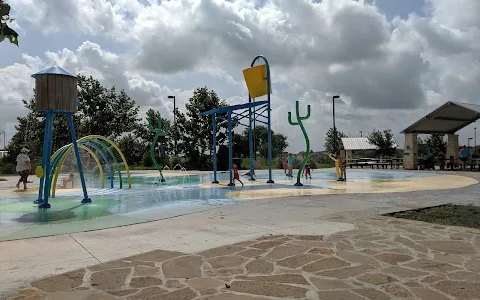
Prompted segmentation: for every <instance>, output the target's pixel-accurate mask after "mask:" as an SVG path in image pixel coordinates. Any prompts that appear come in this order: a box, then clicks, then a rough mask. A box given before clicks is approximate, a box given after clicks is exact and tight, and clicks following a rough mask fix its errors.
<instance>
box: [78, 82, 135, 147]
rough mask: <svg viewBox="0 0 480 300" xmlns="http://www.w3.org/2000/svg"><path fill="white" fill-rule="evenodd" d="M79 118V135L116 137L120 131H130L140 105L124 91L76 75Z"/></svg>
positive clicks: (133, 127)
mask: <svg viewBox="0 0 480 300" xmlns="http://www.w3.org/2000/svg"><path fill="white" fill-rule="evenodd" d="M78 97H79V98H80V99H81V101H80V104H79V105H78V114H77V115H78V117H79V118H80V120H81V123H80V131H79V134H80V135H82V136H86V135H102V136H106V137H110V138H113V139H114V138H116V137H118V136H120V135H121V134H122V133H123V132H131V131H132V129H135V128H136V126H135V125H136V124H137V122H138V121H140V119H139V117H138V109H139V106H138V105H136V103H135V101H134V100H132V99H131V98H130V97H129V96H128V95H127V94H126V93H125V91H124V90H121V91H120V93H117V92H116V91H115V87H112V88H110V89H109V90H108V89H106V88H105V87H103V86H102V85H101V84H100V82H99V81H98V80H96V79H93V78H92V77H91V76H90V77H88V78H87V77H85V76H82V75H78Z"/></svg>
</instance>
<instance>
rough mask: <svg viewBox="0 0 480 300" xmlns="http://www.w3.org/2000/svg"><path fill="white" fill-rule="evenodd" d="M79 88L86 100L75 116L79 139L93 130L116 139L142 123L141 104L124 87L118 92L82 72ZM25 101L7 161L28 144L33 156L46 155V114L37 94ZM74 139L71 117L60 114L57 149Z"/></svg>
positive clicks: (55, 129) (55, 131) (56, 120)
mask: <svg viewBox="0 0 480 300" xmlns="http://www.w3.org/2000/svg"><path fill="white" fill-rule="evenodd" d="M78 91H79V92H78V95H79V97H81V98H82V101H81V102H80V104H79V106H78V113H77V114H75V115H74V116H73V122H74V127H75V131H76V134H77V139H79V138H81V137H83V136H87V135H92V134H97V135H102V136H106V137H110V138H112V139H116V138H117V137H119V136H120V135H121V134H122V133H124V132H131V131H132V128H133V129H135V128H137V127H138V126H137V122H138V121H139V118H138V106H137V105H136V104H135V101H133V100H132V99H130V98H129V97H128V96H127V95H126V94H125V92H124V91H121V92H120V93H119V94H117V93H116V92H115V88H111V89H110V90H107V89H105V88H104V87H103V86H102V85H101V84H100V82H99V81H98V80H95V79H93V78H92V77H89V78H86V77H84V76H81V75H79V76H78ZM34 93H35V91H34ZM23 104H24V105H25V107H26V108H27V109H28V113H27V115H26V116H24V117H18V118H17V120H18V125H16V126H15V129H16V132H15V134H14V135H13V137H12V139H11V140H10V142H9V144H8V146H7V150H8V151H10V153H11V154H12V155H11V156H13V157H7V158H6V160H7V161H8V160H13V159H14V156H15V155H16V153H18V152H19V150H20V149H21V148H22V147H25V146H26V147H28V148H29V149H30V150H31V153H30V155H31V158H32V159H37V158H40V157H41V156H42V149H43V136H44V132H45V115H44V114H40V113H38V112H37V111H36V110H35V96H34V97H33V98H32V99H31V100H30V101H29V102H27V101H25V100H23ZM71 142H72V139H71V136H70V130H69V126H68V122H67V118H66V117H65V116H56V117H55V118H54V122H53V151H55V150H57V149H58V148H60V147H62V146H63V145H66V144H69V143H71Z"/></svg>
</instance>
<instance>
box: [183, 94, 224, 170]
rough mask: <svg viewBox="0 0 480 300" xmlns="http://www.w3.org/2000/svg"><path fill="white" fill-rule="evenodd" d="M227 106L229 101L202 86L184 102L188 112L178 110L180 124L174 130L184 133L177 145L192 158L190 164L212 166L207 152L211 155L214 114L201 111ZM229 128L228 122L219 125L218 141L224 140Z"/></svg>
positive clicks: (194, 166) (199, 166) (219, 142)
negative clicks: (207, 114)
mask: <svg viewBox="0 0 480 300" xmlns="http://www.w3.org/2000/svg"><path fill="white" fill-rule="evenodd" d="M225 106H227V103H226V102H225V101H224V100H220V99H219V98H218V96H217V93H215V91H213V90H208V88H207V87H201V88H197V89H196V90H195V91H194V92H193V96H192V97H190V99H189V100H188V103H187V104H186V105H185V107H186V114H185V115H184V114H182V113H179V112H177V124H176V126H178V128H177V129H174V134H178V135H179V137H181V143H182V145H179V146H178V149H179V152H180V151H181V152H182V153H183V154H184V155H185V156H186V157H188V158H189V167H190V168H192V167H193V168H199V169H202V168H207V167H210V166H209V165H210V162H209V160H208V156H207V153H209V154H210V155H211V153H212V151H211V150H212V143H213V136H212V132H213V128H212V119H211V118H212V117H211V116H205V115H202V112H205V111H208V110H211V109H215V108H219V107H225ZM224 117H225V116H224ZM227 128H228V124H226V123H224V124H223V125H221V126H219V127H217V136H216V138H217V145H222V144H224V143H225V140H226V138H227V134H226V132H227ZM180 135H181V136H180Z"/></svg>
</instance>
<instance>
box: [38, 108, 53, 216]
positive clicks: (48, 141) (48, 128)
mask: <svg viewBox="0 0 480 300" xmlns="http://www.w3.org/2000/svg"><path fill="white" fill-rule="evenodd" d="M46 115H47V116H46V120H45V122H46V124H45V145H44V147H43V154H44V159H45V168H44V174H43V176H44V177H45V183H44V186H43V187H44V188H43V203H41V204H40V205H39V206H38V208H50V207H51V205H50V203H48V196H49V194H50V191H49V189H48V187H49V186H50V170H51V164H50V155H51V154H52V134H53V111H47V112H46Z"/></svg>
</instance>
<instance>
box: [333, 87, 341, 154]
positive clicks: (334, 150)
mask: <svg viewBox="0 0 480 300" xmlns="http://www.w3.org/2000/svg"><path fill="white" fill-rule="evenodd" d="M339 98H340V96H338V95H336V96H333V97H332V103H333V152H334V153H337V128H336V127H335V99H339Z"/></svg>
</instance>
